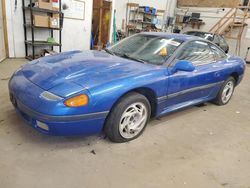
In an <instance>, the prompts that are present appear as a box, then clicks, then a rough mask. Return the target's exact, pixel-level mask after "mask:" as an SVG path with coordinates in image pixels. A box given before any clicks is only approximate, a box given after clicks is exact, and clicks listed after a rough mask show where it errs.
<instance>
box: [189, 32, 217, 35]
mask: <svg viewBox="0 0 250 188" xmlns="http://www.w3.org/2000/svg"><path fill="white" fill-rule="evenodd" d="M184 33H204V34H211V35H215V34H214V33H210V32H206V31H186V32H184Z"/></svg>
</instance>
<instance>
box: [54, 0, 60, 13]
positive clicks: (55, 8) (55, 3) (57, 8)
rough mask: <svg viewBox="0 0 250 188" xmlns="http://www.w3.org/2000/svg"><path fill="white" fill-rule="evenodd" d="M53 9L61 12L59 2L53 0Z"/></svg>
mask: <svg viewBox="0 0 250 188" xmlns="http://www.w3.org/2000/svg"><path fill="white" fill-rule="evenodd" d="M52 9H53V10H55V11H59V0H52Z"/></svg>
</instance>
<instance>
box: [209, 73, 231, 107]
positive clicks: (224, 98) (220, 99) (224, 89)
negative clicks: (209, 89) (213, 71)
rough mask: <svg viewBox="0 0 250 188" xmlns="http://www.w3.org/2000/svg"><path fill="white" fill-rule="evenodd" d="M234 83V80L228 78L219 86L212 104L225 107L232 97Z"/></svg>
mask: <svg viewBox="0 0 250 188" xmlns="http://www.w3.org/2000/svg"><path fill="white" fill-rule="evenodd" d="M235 83H236V81H235V79H234V78H233V77H229V78H228V79H227V80H226V81H225V82H224V83H223V85H222V86H221V88H220V91H219V93H218V95H217V97H216V98H215V100H214V101H213V102H214V103H215V104H217V105H219V106H222V105H226V104H227V103H228V102H229V101H230V99H231V98H232V96H233V92H234V88H235ZM225 94H226V95H225Z"/></svg>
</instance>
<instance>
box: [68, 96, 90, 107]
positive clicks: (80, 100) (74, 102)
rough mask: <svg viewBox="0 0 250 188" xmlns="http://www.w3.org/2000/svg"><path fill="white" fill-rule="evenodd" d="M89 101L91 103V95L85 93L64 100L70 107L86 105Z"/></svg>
mask: <svg viewBox="0 0 250 188" xmlns="http://www.w3.org/2000/svg"><path fill="white" fill-rule="evenodd" d="M88 103H89V97H88V96H87V95H85V94H81V95H78V96H75V97H72V98H70V99H67V100H66V101H64V104H65V106H68V107H80V106H86V105H87V104H88Z"/></svg>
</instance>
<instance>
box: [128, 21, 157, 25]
mask: <svg viewBox="0 0 250 188" xmlns="http://www.w3.org/2000/svg"><path fill="white" fill-rule="evenodd" d="M129 21H130V22H134V23H135V22H136V23H138V24H150V25H151V24H153V23H152V22H144V21H141V20H129Z"/></svg>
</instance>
